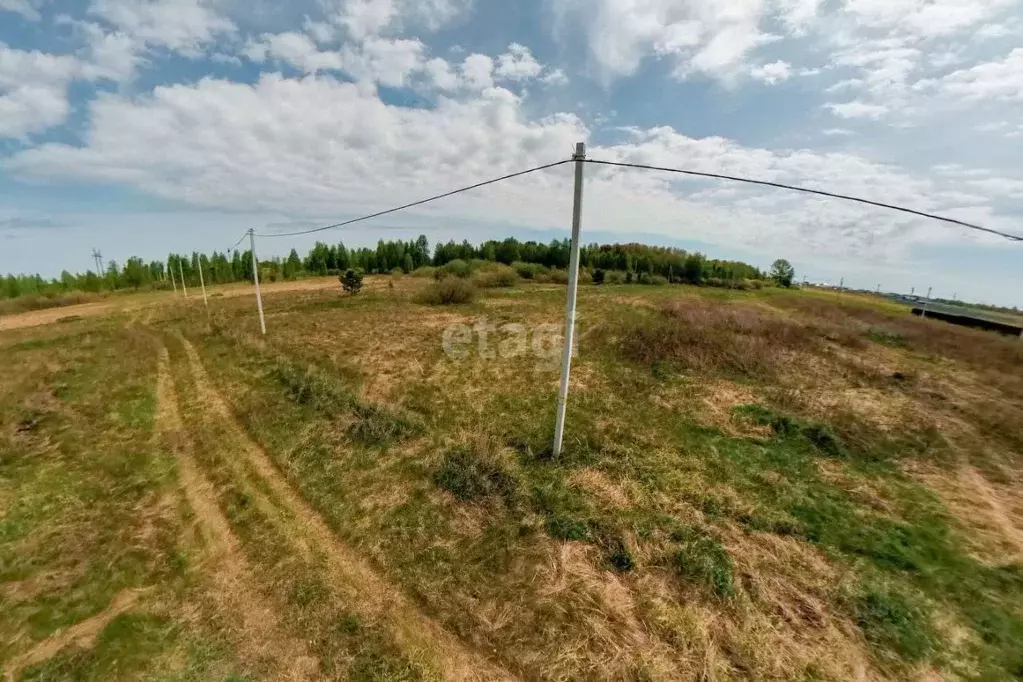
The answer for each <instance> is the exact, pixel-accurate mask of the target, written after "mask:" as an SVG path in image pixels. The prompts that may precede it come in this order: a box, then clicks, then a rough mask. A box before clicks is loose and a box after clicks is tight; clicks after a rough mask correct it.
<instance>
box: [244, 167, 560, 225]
mask: <svg viewBox="0 0 1023 682" xmlns="http://www.w3.org/2000/svg"><path fill="white" fill-rule="evenodd" d="M571 161H572V160H571V159H565V160H564V161H556V162H554V163H548V164H546V165H543V166H537V167H536V168H530V169H529V170H524V171H519V172H517V173H510V174H508V175H502V176H501V177H499V178H494V179H492V180H484V181H483V182H477V183H476V184H475V185H469V186H468V187H462V188H461V189H456V190H453V191H451V192H445V193H444V194H438V195H437V196H433V197H430V198H429V199H421V200H420V201H413V202H412V203H411V204H405V205H404V206H396V207H394V208H389V209H387V210H386V211H379V212H377V213H371V214H370V215H364V216H361V217H359V218H352V219H351V220H346V221H344V222H343V223H335V224H334V225H326V226H324V227H316V228H313V229H311V230H300V231H298V232H277V233H274V234H260V235H258V236H260V237H294V236H296V235H300V234H312V233H313V232H323V231H324V230H333V229H334V228H337V227H345V226H346V225H351V224H352V223H359V222H362V221H363V220H369V219H370V218H379V217H380V216H382V215H387V214H389V213H397V212H398V211H404V210H405V209H407V208H413V207H415V206H422V205H423V204H428V203H430V202H431V201H437V200H438V199H444V198H446V197H450V196H454V195H455V194H461V193H462V192H468V191H470V190H474V189H479V188H480V187H486V186H487V185H493V184H494V183H497V182H503V181H505V180H510V179H512V178H517V177H519V176H520V175H528V174H529V173H535V172H537V171H542V170H547V169H548V168H554V167H555V166H561V165H563V164H566V163H570V162H571Z"/></svg>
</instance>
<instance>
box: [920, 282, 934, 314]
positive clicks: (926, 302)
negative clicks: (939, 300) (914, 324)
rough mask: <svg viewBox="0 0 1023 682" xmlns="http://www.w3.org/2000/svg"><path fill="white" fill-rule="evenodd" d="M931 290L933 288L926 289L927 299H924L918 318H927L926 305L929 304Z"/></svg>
mask: <svg viewBox="0 0 1023 682" xmlns="http://www.w3.org/2000/svg"><path fill="white" fill-rule="evenodd" d="M931 289H933V287H927V298H925V299H924V307H923V309H922V310H921V311H920V317H927V304H928V303H930V302H931Z"/></svg>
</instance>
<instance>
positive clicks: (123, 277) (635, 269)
mask: <svg viewBox="0 0 1023 682" xmlns="http://www.w3.org/2000/svg"><path fill="white" fill-rule="evenodd" d="M570 252H571V243H570V241H569V240H568V239H561V240H558V239H555V240H552V241H551V242H549V243H546V244H545V243H542V242H536V241H520V240H517V239H514V238H508V239H504V240H500V241H497V240H491V241H486V242H483V243H482V244H479V245H474V244H472V243H470V242H469V241H463V242H461V243H457V242H455V241H449V242H447V243H442V244H437V245H436V247H435V248H434V249H433V251H432V253H431V251H430V244H429V241H428V240H427V238H426V237H425V236H420V237H419V238H417V239H415V240H410V241H407V242H406V241H402V240H393V241H384V240H380V241H379V242H378V243H377V245H376V248H369V247H361V248H348V247H346V246H345V244H344V243H343V242H338V243H337V244H327V243H324V242H317V243H316V244H315V245H314V246H313V248H312V249H310V251H309V253H308V254H307V255H306V256H305V257H304V258H303V257H301V256H300V255H299V254H298V251H296V250H295V249H292V250H291V252H290V253H289V254H288V255H287V256H286V257H283V258H281V257H273V258H270V259H268V260H260V262H259V274H260V278H261V279H263V280H266V281H277V280H291V279H297V278H301V277H308V276H317V275H331V274H339V273H342V272H344V271H345V270H349V269H354V270H361V271H363V272H365V273H367V274H380V273H391V272H394V271H396V270H398V271H401V272H403V273H409V272H412V271H414V270H417V269H419V268H421V267H426V266H434V267H440V266H444V265H447V264H448V263H450V262H452V261H454V260H463V261H466V262H471V261H473V260H483V261H491V262H497V263H504V264H507V265H512V264H513V263H533V264H537V265H542V266H544V267H547V268H551V269H566V268H567V267H568V265H569V257H570ZM580 265H581V267H584V268H588V269H591V270H598V269H599V270H605V271H615V270H617V271H622V272H626V273H635V274H636V275H637V276H638V275H642V274H646V275H648V276H655V275H656V276H660V277H664V278H666V279H668V280H669V281H673V282H688V283H691V284H702V283H711V284H720V283H725V284H727V283H729V282H737V281H743V280H757V279H765V278H766V277H767V275H766V274H765V273H763V272H761V271H760V270H759V269H758V268H756V267H754V266H752V265H749V264H747V263H742V262H739V261H729V260H718V259H712V258H707V257H706V256H704V255H703V254H700V253H695V252H689V251H685V250H683V249H678V248H671V247H658V246H648V245H645V244H635V243H630V244H589V245H586V246H583V247H581V248H580ZM200 268H201V269H202V277H203V280H204V281H205V283H206V284H210V285H213V284H226V283H230V282H241V281H251V280H252V256H251V252H249V251H237V250H235V251H232V252H231V253H230V254H228V253H220V252H213V253H212V254H209V255H207V254H204V253H198V252H193V253H192V254H190V255H189V254H175V253H172V254H170V255H168V256H167V259H166V260H165V261H151V262H148V263H147V262H145V261H143V260H142V259H141V258H137V257H136V258H129V259H128V260H127V261H125V262H124V263H117V262H116V261H110V262H109V263H107V266H106V269H105V270H104V271H103V272H99V273H97V272H92V271H86V272H85V273H75V274H73V273H71V272H68V271H67V270H65V271H64V272H62V273H61V275H60V277H59V278H53V279H45V278H43V277H41V276H39V275H7V276H5V277H3V278H0V298H6V299H9V298H17V297H19V296H32V295H34V296H45V297H53V296H59V295H61V294H65V293H69V292H90V293H100V292H106V291H122V290H136V291H137V290H140V289H170V288H171V287H172V286H175V285H176V286H181V280H182V279H183V280H184V283H185V285H186V286H189V287H198V286H199V280H200V277H199V272H200ZM630 281H631V280H630Z"/></svg>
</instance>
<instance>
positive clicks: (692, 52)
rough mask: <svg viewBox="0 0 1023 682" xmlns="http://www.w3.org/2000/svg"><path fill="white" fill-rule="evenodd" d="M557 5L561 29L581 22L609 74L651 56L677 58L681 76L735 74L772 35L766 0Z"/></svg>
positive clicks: (562, 0)
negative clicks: (764, 27)
mask: <svg viewBox="0 0 1023 682" xmlns="http://www.w3.org/2000/svg"><path fill="white" fill-rule="evenodd" d="M554 9H555V13H556V16H557V17H558V22H556V23H557V24H558V26H559V29H560V31H559V32H560V33H561V34H568V33H570V32H574V31H577V30H578V29H579V27H582V30H583V31H584V34H585V35H586V36H587V39H588V47H589V52H590V55H591V57H592V59H593V60H594V62H595V63H596V64H597V65H598V66H599V67H600V69H601V73H602V75H603V77H604V79H605V80H611V79H613V78H617V77H621V76H628V75H631V74H633V73H635V71H636V70H637V69H638V68H639V65H640V62H641V61H642V60H643V59H644V58H646V57H652V56H661V57H669V58H671V59H673V60H674V62H675V74H676V76H677V77H679V78H684V77H686V76H688V75H690V74H692V73H700V72H702V73H706V74H708V75H711V76H715V77H722V78H732V77H734V76H735V74H736V73H737V72H738V71H740V70H743V66H744V62H745V60H746V58H747V57H748V56H749V54H750V53H751V52H752V50H753V49H754V48H755V47H756V46H757V45H760V44H761V43H763V42H765V41H766V40H770V39H771V37H770V36H769V35H767V34H766V33H765V32H763V31H761V30H760V22H761V19H762V18H764V16H765V15H766V14H767V11H768V3H767V2H766V0H735V1H733V2H700V1H699V0H555V3H554ZM746 70H748V68H747V69H746Z"/></svg>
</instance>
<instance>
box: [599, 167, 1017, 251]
mask: <svg viewBox="0 0 1023 682" xmlns="http://www.w3.org/2000/svg"><path fill="white" fill-rule="evenodd" d="M584 161H585V162H586V163H592V164H596V165H600V166H618V167H621V168H639V169H643V170H654V171H663V172H667V173H679V174H682V175H693V176H697V177H702V178H714V179H717V180H731V181H733V182H743V183H747V184H751V185H763V186H766V187H777V188H779V189H787V190H793V191H796V192H805V193H807V194H817V195H820V196H823V197H830V198H832V199H844V200H846V201H855V202H859V203H861V204H868V205H870V206H877V207H879V208H887V209H891V210H893V211H901V212H903V213H910V214H912V215H916V216H921V217H923V218H931V219H933V220H940V221H942V222H946V223H951V224H953V225H959V226H960V227H966V228H969V229H971V230H979V231H980V232H987V233H989V234H993V235H997V236H999V237H1004V238H1006V239H1008V240H1010V241H1017V242H1019V241H1023V236H1020V235H1015V234H1011V233H1008V232H1001V231H999V230H994V229H991V228H990V227H983V226H981V225H974V224H973V223H968V222H966V221H963V220H957V219H956V218H949V217H947V216H941V215H936V214H934V213H927V212H926V211H917V210H915V209H912V208H906V207H905V206H896V205H895V204H886V203H883V202H880V201H873V200H871V199H863V198H860V197H854V196H850V195H848V194H838V193H836V192H826V191H824V190H820V189H810V188H809V187H800V186H798V185H786V184H784V183H781V182H771V181H768V180H755V179H753V178H744V177H740V176H736V175H723V174H721V173H706V172H703V171H693V170H685V169H682V168H667V167H664V166H649V165H646V164H641V163H622V162H617V161H600V160H598V159H585V160H584Z"/></svg>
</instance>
